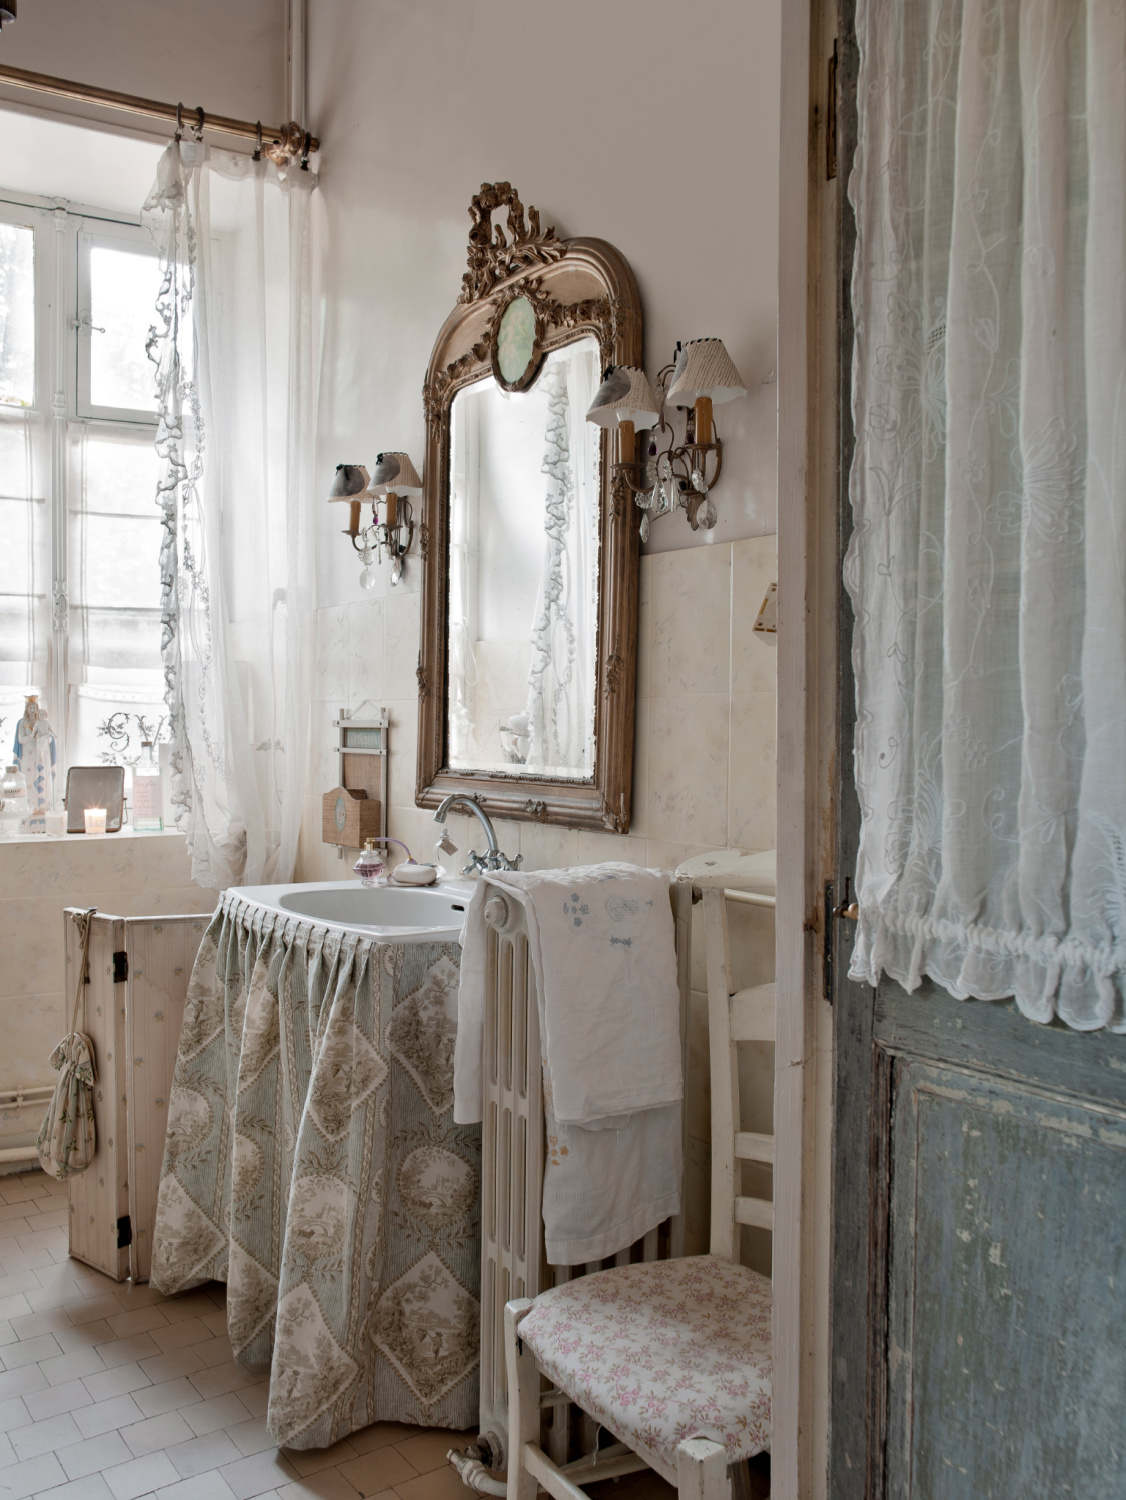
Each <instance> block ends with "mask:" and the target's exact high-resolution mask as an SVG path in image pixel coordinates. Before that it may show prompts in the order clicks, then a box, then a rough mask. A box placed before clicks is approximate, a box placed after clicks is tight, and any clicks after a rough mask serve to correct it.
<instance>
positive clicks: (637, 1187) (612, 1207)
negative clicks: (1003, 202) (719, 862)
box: [454, 865, 684, 1265]
mask: <svg viewBox="0 0 1126 1500" xmlns="http://www.w3.org/2000/svg"><path fill="white" fill-rule="evenodd" d="M492 887H496V888H497V889H499V890H500V891H501V892H502V893H503V894H505V895H506V896H508V897H509V898H511V899H514V900H517V901H519V902H520V903H521V904H522V905H523V907H524V910H525V915H526V920H527V926H528V942H529V951H530V954H531V958H532V964H533V968H534V969H535V973H536V987H537V992H538V995H539V1001H540V1004H539V1012H540V1037H541V1051H542V1054H543V1057H542V1060H543V1073H544V1106H545V1108H544V1113H545V1115H546V1125H547V1158H546V1161H545V1168H544V1182H543V1221H544V1244H545V1249H546V1253H547V1259H548V1262H549V1263H550V1264H551V1265H576V1264H582V1263H585V1262H587V1261H592V1260H599V1259H601V1258H602V1257H603V1256H607V1255H613V1254H615V1253H616V1252H617V1251H619V1250H622V1249H624V1248H625V1247H626V1246H627V1245H631V1244H633V1242H634V1241H635V1240H637V1239H639V1238H640V1237H641V1236H642V1235H643V1234H645V1233H647V1232H648V1231H649V1230H650V1229H654V1228H656V1226H657V1225H658V1224H660V1223H661V1222H662V1221H663V1220H664V1219H667V1218H668V1217H669V1216H670V1215H671V1214H675V1213H679V1212H680V1182H681V1176H682V1161H681V1156H682V1144H681V1100H682V1096H683V1091H684V1087H683V1076H682V1068H681V1040H680V991H679V987H678V985H677V977H676V976H677V966H676V951H675V946H674V942H673V920H672V908H671V905H670V902H669V878H668V876H667V875H666V874H663V873H661V872H660V871H656V870H641V869H636V868H635V867H633V866H631V865H595V866H587V867H584V868H578V869H571V870H548V871H543V872H527V873H522V872H509V871H504V872H501V873H495V874H490V875H487V876H484V877H482V879H481V880H480V881H479V882H478V885H477V889H476V890H475V891H474V893H473V898H472V900H471V901H470V904H469V909H468V911H467V913H466V923H465V928H464V929H463V932H462V946H463V950H464V952H463V957H462V963H461V981H460V983H461V988H460V993H459V997H458V1031H457V1041H456V1044H455V1052H454V1119H455V1120H457V1121H459V1122H463V1123H467V1124H468V1123H472V1122H474V1121H476V1120H479V1119H480V1118H481V1116H482V1112H483V1109H482V1105H483V1096H482V1078H481V1058H482V1051H483V1039H484V1015H485V949H486V925H485V902H486V901H487V899H488V896H489V891H490V889H491V888H492ZM564 1110H567V1111H570V1112H572V1113H573V1114H575V1115H576V1116H582V1118H575V1119H566V1118H561V1116H562V1114H563V1111H564Z"/></svg>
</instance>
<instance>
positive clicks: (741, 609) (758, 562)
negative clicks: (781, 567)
mask: <svg viewBox="0 0 1126 1500" xmlns="http://www.w3.org/2000/svg"><path fill="white" fill-rule="evenodd" d="M776 541H777V538H776V537H773V536H756V537H750V538H748V539H747V540H746V541H742V542H735V543H733V547H732V590H731V598H732V609H731V690H732V692H736V693H773V692H774V691H775V686H776V682H777V676H778V637H777V636H773V635H756V634H755V632H754V624H755V620H756V619H757V618H758V612H759V610H760V608H761V607H762V601H763V599H764V598H765V596H766V591H767V589H768V588H769V586H770V585H771V584H772V583H773V582H775V581H776V579H777V577H778V556H777V547H776V545H775V544H776Z"/></svg>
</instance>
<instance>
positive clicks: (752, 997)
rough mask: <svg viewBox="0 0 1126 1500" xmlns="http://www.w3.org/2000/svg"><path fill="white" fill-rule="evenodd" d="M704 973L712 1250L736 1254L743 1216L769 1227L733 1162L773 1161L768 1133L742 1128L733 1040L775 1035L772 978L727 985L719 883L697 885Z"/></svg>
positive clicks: (769, 1214)
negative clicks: (745, 984) (745, 986)
mask: <svg viewBox="0 0 1126 1500" xmlns="http://www.w3.org/2000/svg"><path fill="white" fill-rule="evenodd" d="M702 894H703V898H704V934H705V945H706V954H707V975H708V1046H709V1053H710V1062H711V1093H712V1201H711V1244H710V1248H711V1253H712V1254H713V1255H717V1256H720V1257H722V1258H723V1259H724V1260H730V1261H738V1259H739V1254H740V1245H739V1229H738V1226H740V1225H742V1224H750V1225H754V1226H755V1227H757V1228H759V1229H768V1230H771V1231H773V1229H774V1205H773V1203H771V1202H770V1201H769V1200H768V1199H766V1198H752V1197H748V1196H746V1195H744V1194H743V1193H742V1192H741V1191H740V1187H741V1183H740V1181H739V1176H738V1174H739V1162H741V1161H760V1162H769V1163H771V1164H773V1161H774V1137H773V1135H765V1134H762V1133H760V1132H757V1131H750V1130H741V1129H740V1128H739V1126H740V1098H739V1054H738V1044H739V1043H740V1042H773V1041H774V1033H775V1026H774V1001H775V991H774V985H773V984H760V985H755V986H752V987H751V988H750V989H744V990H737V991H734V992H733V990H732V979H731V952H730V944H729V939H728V929H727V898H726V895H725V893H724V890H723V888H722V887H709V888H705V889H704V891H703V893H702Z"/></svg>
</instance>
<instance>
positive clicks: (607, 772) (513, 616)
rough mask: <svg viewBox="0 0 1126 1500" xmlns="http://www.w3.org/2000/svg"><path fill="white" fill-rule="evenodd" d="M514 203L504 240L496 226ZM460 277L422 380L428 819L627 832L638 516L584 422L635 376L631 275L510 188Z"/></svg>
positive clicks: (609, 445) (422, 710) (487, 203)
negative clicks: (599, 399) (610, 373)
mask: <svg viewBox="0 0 1126 1500" xmlns="http://www.w3.org/2000/svg"><path fill="white" fill-rule="evenodd" d="M498 209H506V210H507V231H508V232H507V234H506V233H505V230H504V229H503V228H502V227H501V226H500V225H499V224H496V225H494V223H493V215H494V213H495V212H496V211H497V210H498ZM469 212H470V217H471V219H472V228H471V230H470V234H469V269H468V271H467V272H466V273H465V276H464V277H463V279H462V290H461V294H460V296H459V298H458V302H457V306H456V307H455V308H454V310H453V312H452V313H451V314H450V316H449V317H448V318H447V319H446V321H445V323H444V324H443V326H442V329H441V331H440V333H439V334H438V339H437V342H436V343H435V345H434V352H433V354H432V355H431V357H430V366H429V369H428V371H427V375H426V384H425V386H424V388H423V402H424V407H425V413H426V428H427V438H426V476H425V487H424V500H423V531H422V544H423V581H422V621H423V625H422V648H421V653H420V659H419V668H418V685H419V735H418V785H417V794H416V798H415V800H416V802H417V803H418V805H419V806H420V807H436V806H437V805H438V803H439V801H440V800H441V799H442V797H444V796H445V795H446V794H447V793H449V792H453V791H460V792H463V793H468V794H470V795H473V796H476V797H477V799H478V801H479V802H480V803H481V805H482V807H484V808H485V809H486V810H487V811H488V812H489V813H491V814H493V815H495V816H498V817H505V818H523V819H536V820H538V821H541V822H548V823H563V824H566V825H568V826H569V827H572V828H599V829H604V830H610V831H613V832H616V833H625V832H626V831H627V829H628V828H629V820H630V793H631V789H632V780H633V729H634V689H635V678H636V651H637V562H638V522H637V515H638V513H637V511H636V508H635V507H634V506H633V505H632V504H631V503H629V502H630V496H629V492H628V490H627V488H626V486H625V485H624V483H622V482H621V481H617V482H615V479H614V469H613V465H614V463H615V461H616V460H617V459H618V456H619V455H618V453H617V443H618V437H617V434H616V432H608V431H606V430H605V429H603V428H599V427H597V426H595V425H594V424H592V423H590V422H588V421H587V420H586V413H587V410H588V408H589V406H590V404H591V402H592V400H593V398H594V395H595V392H596V391H597V390H598V387H599V384H600V382H601V379H602V374H603V371H604V370H605V368H606V366H607V365H611V364H614V365H618V364H626V365H640V364H641V356H642V348H641V305H640V299H639V297H638V292H637V283H636V282H635V280H634V277H633V273H632V271H631V270H630V268H629V266H628V265H627V263H626V262H625V260H624V259H623V258H622V256H621V255H619V254H618V252H617V251H616V250H615V249H614V248H613V247H612V246H610V245H608V244H606V243H605V242H604V241H602V240H592V239H572V240H561V239H559V238H557V236H556V233H555V230H554V229H541V227H540V221H539V215H538V214H537V213H536V210H535V209H534V208H531V209H529V210H528V216H527V221H525V215H524V207H523V204H522V203H521V202H520V199H519V197H518V196H517V194H516V191H515V190H514V189H513V188H512V187H511V186H510V185H509V184H508V183H506V182H499V183H495V184H485V185H484V186H483V187H482V188H481V191H480V193H478V194H477V196H476V197H475V198H474V199H473V202H472V204H471V205H470V210H469Z"/></svg>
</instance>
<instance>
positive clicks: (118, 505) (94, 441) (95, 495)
mask: <svg viewBox="0 0 1126 1500" xmlns="http://www.w3.org/2000/svg"><path fill="white" fill-rule="evenodd" d="M83 461H84V463H85V465H86V472H85V474H84V476H83V484H82V488H83V506H84V507H85V509H86V510H87V511H112V512H114V513H115V514H117V515H142V516H145V517H150V518H152V519H153V520H156V519H157V518H158V517H159V515H160V510H159V507H158V506H157V503H156V481H157V477H158V475H159V473H160V466H159V461H158V459H157V456H156V448H155V447H154V445H153V439H152V434H151V433H150V434H149V435H148V436H146V437H145V438H144V439H143V440H142V441H140V442H138V441H137V440H136V438H134V437H133V436H132V435H130V436H129V437H127V438H122V437H117V436H112V437H110V436H97V437H94V436H90V437H88V438H86V440H85V456H84V460H83Z"/></svg>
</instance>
